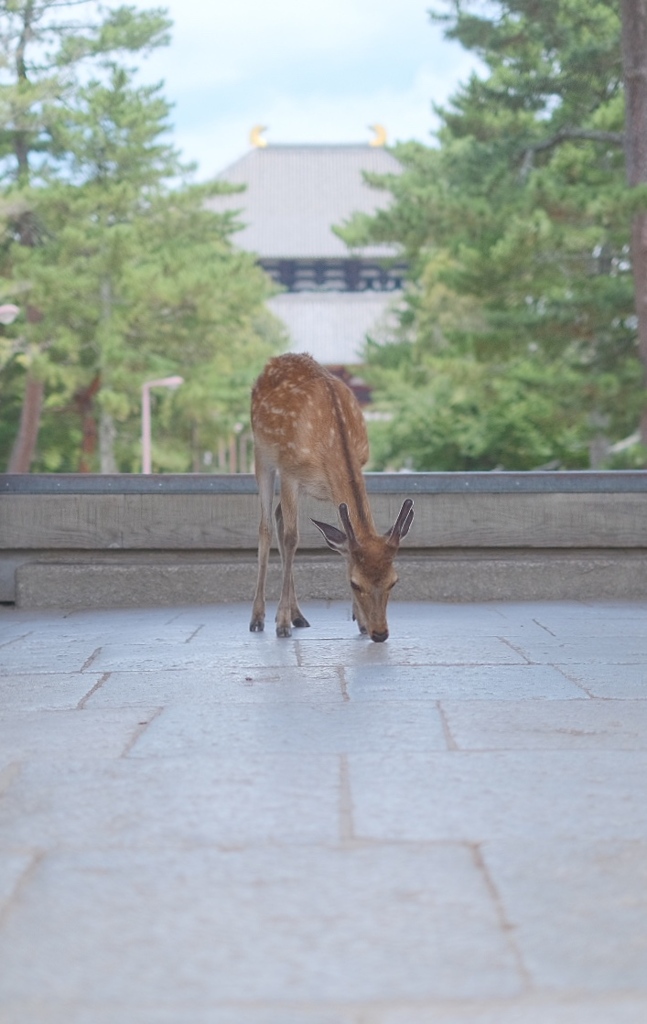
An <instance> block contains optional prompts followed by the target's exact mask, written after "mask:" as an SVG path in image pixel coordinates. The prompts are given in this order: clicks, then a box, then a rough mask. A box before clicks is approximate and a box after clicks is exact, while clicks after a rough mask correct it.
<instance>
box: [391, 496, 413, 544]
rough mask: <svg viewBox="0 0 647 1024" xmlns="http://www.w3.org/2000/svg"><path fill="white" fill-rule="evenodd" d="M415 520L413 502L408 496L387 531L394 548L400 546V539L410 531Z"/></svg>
mask: <svg viewBox="0 0 647 1024" xmlns="http://www.w3.org/2000/svg"><path fill="white" fill-rule="evenodd" d="M412 522H413V502H412V500H411V498H407V499H406V501H404V502H403V503H402V508H401V509H400V511H399V513H398V518H397V519H396V521H395V523H394V524H393V526H392V527H391V529H390V530H389V532H388V533H387V535H386V536H387V538H388V542H389V545H390V546H391V547H393V548H396V550H397V548H398V546H399V544H400V541H401V540H402V538H403V537H406V535H407V534H408V532H409V528H410V527H411V524H412Z"/></svg>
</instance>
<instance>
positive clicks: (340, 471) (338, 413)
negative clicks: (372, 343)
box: [327, 385, 375, 539]
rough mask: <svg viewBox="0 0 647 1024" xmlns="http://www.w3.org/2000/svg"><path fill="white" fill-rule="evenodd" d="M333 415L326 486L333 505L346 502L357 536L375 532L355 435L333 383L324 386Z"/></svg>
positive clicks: (359, 537) (350, 419)
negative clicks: (332, 452) (331, 453)
mask: <svg viewBox="0 0 647 1024" xmlns="http://www.w3.org/2000/svg"><path fill="white" fill-rule="evenodd" d="M328 393H329V395H330V400H331V406H332V412H333V417H334V419H335V420H336V424H337V437H338V446H337V451H336V453H335V455H336V457H335V459H334V463H331V464H330V465H329V466H328V474H327V475H328V485H329V488H330V492H331V496H332V499H333V501H334V502H335V505H337V507H339V505H341V503H342V502H344V503H345V504H346V505H348V512H349V514H350V521H351V523H352V524H353V529H354V530H355V533H356V535H357V537H358V539H361V538H362V537H365V536H367V535H371V534H375V523H374V522H373V516H372V513H371V507H370V505H369V503H368V497H367V494H366V486H365V484H364V477H363V475H362V460H361V458H360V455H359V453H358V449H357V437H355V440H353V436H352V434H351V433H349V430H351V431H352V425H351V424H352V417H350V416H347V415H345V413H344V409H343V408H342V403H341V401H340V396H339V394H338V391H337V389H336V388H335V387H334V386H330V385H329V387H328Z"/></svg>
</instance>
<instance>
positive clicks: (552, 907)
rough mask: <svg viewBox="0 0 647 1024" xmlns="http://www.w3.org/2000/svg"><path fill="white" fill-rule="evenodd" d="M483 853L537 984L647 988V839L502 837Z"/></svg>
mask: <svg viewBox="0 0 647 1024" xmlns="http://www.w3.org/2000/svg"><path fill="white" fill-rule="evenodd" d="M483 857H484V860H485V862H486V864H487V866H488V869H489V871H490V872H491V876H492V878H493V879H494V883H495V885H496V888H497V891H498V892H499V894H500V896H501V899H502V901H503V903H504V905H505V907H506V913H507V915H508V919H509V921H510V923H511V925H512V927H513V928H514V932H515V937H516V941H517V943H518V946H519V949H520V952H521V956H522V958H523V962H524V964H525V966H526V969H527V970H528V973H529V975H530V977H531V979H532V981H533V984H534V985H536V986H537V987H538V988H542V989H548V990H551V991H553V992H558V991H560V990H562V991H564V990H566V991H568V990H573V989H574V988H575V989H579V991H580V992H602V993H604V992H606V993H609V992H610V991H613V990H614V989H615V990H616V991H618V992H626V991H631V990H632V989H640V988H643V986H644V985H645V983H646V979H647V842H644V841H642V842H618V841H593V842H590V843H582V842H575V843H569V844H568V845H567V846H565V845H563V844H555V843H552V842H550V841H548V840H544V841H542V840H538V841H537V842H535V843H533V845H532V847H531V846H530V845H529V844H527V843H523V844H521V843H515V844H510V843H502V842H500V841H495V842H491V843H486V844H484V848H483ZM592 893H595V899H593V898H592Z"/></svg>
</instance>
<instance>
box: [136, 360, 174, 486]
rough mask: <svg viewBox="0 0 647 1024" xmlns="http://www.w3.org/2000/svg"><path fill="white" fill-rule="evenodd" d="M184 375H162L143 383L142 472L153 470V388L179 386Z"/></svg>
mask: <svg viewBox="0 0 647 1024" xmlns="http://www.w3.org/2000/svg"><path fill="white" fill-rule="evenodd" d="M180 384H184V377H162V379H161V380H147V381H146V382H145V383H144V384H142V473H150V472H151V388H171V389H172V390H173V391H174V390H175V388H179V386H180Z"/></svg>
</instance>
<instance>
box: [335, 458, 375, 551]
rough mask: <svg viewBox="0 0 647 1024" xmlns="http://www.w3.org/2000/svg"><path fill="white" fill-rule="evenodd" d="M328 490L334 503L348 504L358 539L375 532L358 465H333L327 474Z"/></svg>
mask: <svg viewBox="0 0 647 1024" xmlns="http://www.w3.org/2000/svg"><path fill="white" fill-rule="evenodd" d="M329 483H330V491H331V494H332V499H333V501H334V503H335V505H336V506H337V507H338V508H339V506H340V505H341V503H342V502H344V503H345V504H346V505H348V512H349V515H350V521H351V523H352V524H353V529H354V530H355V533H356V535H357V538H358V540H361V539H362V538H363V537H366V536H373V535H374V534H375V532H376V531H375V523H374V521H373V514H372V512H371V506H370V505H369V503H368V495H367V493H366V485H365V483H364V477H363V475H362V469H361V466H359V465H353V464H352V463H350V464H348V465H347V466H346V465H344V466H341V465H339V466H335V467H334V472H333V473H331V474H330V476H329Z"/></svg>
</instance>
